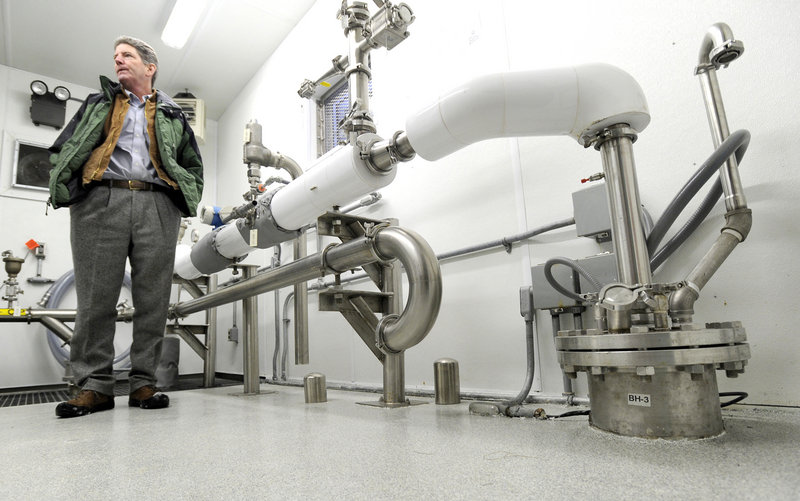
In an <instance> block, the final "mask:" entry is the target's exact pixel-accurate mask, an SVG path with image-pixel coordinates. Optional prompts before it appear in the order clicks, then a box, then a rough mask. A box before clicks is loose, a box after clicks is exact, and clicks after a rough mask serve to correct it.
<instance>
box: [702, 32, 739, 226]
mask: <svg viewBox="0 0 800 501" xmlns="http://www.w3.org/2000/svg"><path fill="white" fill-rule="evenodd" d="M743 52H744V44H742V42H741V41H739V40H736V39H735V38H734V36H733V31H732V30H731V28H730V27H729V26H728V25H727V24H725V23H716V24H714V25H712V26H711V27H710V28H709V29H708V31H707V32H706V34H705V36H704V37H703V41H702V43H701V44H700V54H699V56H698V62H697V67H696V68H695V74H696V75H697V76H698V77H699V79H700V89H701V91H702V93H703V102H704V103H705V106H706V114H707V115H708V125H709V126H710V127H711V138H712V140H713V141H714V148H718V147H719V145H720V144H721V143H722V142H723V141H724V140H725V139H726V138H727V137H728V136H729V135H730V130H729V129H728V118H727V115H726V114H725V106H724V105H723V104H722V93H721V92H720V88H719V81H718V80H717V70H718V69H719V68H720V67H725V66H727V65H728V64H729V63H730V62H731V61H733V60H734V59H736V58H738V57H739V56H741V55H742V53H743ZM719 175H720V181H721V183H722V191H723V193H724V194H725V208H726V209H727V210H729V211H731V210H736V209H743V208H745V207H747V199H746V198H745V195H744V187H743V186H742V181H741V178H740V177H739V166H738V162H737V161H736V157H735V156H733V155H732V156H731V157H730V158H729V159H728V162H727V163H726V164H725V165H724V166H723V167H722V168H720V172H719Z"/></svg>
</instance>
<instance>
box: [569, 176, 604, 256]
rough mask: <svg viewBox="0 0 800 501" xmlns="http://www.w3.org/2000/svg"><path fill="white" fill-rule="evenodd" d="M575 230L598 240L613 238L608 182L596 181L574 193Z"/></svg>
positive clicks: (581, 235)
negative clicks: (607, 189)
mask: <svg viewBox="0 0 800 501" xmlns="http://www.w3.org/2000/svg"><path fill="white" fill-rule="evenodd" d="M572 210H573V214H574V217H575V230H576V231H577V232H578V236H579V237H592V238H594V239H595V240H597V241H598V242H608V241H609V240H611V215H610V214H609V210H608V192H607V191H606V183H596V184H594V185H592V186H589V187H588V188H585V189H583V190H579V191H576V192H574V193H573V194H572Z"/></svg>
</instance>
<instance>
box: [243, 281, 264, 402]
mask: <svg viewBox="0 0 800 501" xmlns="http://www.w3.org/2000/svg"><path fill="white" fill-rule="evenodd" d="M255 273H256V266H251V265H245V266H242V278H243V280H244V281H246V280H248V279H251V278H252V277H253V276H254V275H255ZM242 316H243V317H244V321H243V322H242V323H243V324H244V333H243V336H242V341H243V344H242V356H243V358H244V360H243V364H244V365H243V372H244V393H245V395H256V394H258V393H259V392H260V387H259V369H258V296H256V295H252V296H249V297H247V298H245V299H243V300H242Z"/></svg>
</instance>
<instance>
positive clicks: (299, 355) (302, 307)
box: [283, 233, 309, 371]
mask: <svg viewBox="0 0 800 501" xmlns="http://www.w3.org/2000/svg"><path fill="white" fill-rule="evenodd" d="M307 241H308V238H307V237H306V234H305V233H303V234H301V235H300V236H299V237H297V238H296V239H295V240H294V260H295V261H299V260H300V259H302V258H304V257H306V255H308V243H307ZM308 362H309V359H308V284H307V283H306V282H304V281H302V282H298V283H296V284H294V363H295V364H297V365H305V364H308ZM283 370H284V371H285V370H286V366H285V365H284V366H283Z"/></svg>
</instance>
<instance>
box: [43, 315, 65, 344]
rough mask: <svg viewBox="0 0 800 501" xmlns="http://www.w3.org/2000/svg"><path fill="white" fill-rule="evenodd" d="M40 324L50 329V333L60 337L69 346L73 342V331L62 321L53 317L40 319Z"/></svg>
mask: <svg viewBox="0 0 800 501" xmlns="http://www.w3.org/2000/svg"><path fill="white" fill-rule="evenodd" d="M39 322H41V323H42V325H44V326H45V327H47V328H48V329H50V331H51V332H52V333H53V334H55V335H56V336H58V338H59V339H60V340H62V341H64V342H65V343H67V344H69V343H70V342H72V336H73V331H72V329H70V328H69V327H68V326H66V325H64V322H62V321H61V320H57V319H55V318H52V317H40V318H39Z"/></svg>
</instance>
